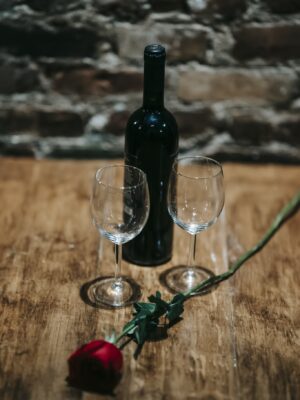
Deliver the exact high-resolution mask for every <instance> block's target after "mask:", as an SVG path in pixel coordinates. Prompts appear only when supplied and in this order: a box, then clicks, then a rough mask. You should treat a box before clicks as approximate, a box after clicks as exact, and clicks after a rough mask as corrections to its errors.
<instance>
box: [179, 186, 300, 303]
mask: <svg viewBox="0 0 300 400" xmlns="http://www.w3.org/2000/svg"><path fill="white" fill-rule="evenodd" d="M299 205H300V191H299V192H298V193H297V194H296V195H295V196H294V197H293V198H292V200H291V201H290V202H289V203H288V204H287V205H286V206H284V207H283V208H282V209H281V211H280V212H279V213H278V214H277V216H276V217H275V219H274V220H273V222H272V224H271V226H270V228H269V229H268V230H267V232H266V233H265V235H264V236H263V238H262V239H261V240H260V241H259V242H258V243H257V244H256V245H255V246H253V247H252V248H251V249H250V250H248V251H246V252H245V253H244V254H243V255H242V256H241V257H240V258H239V259H238V260H237V261H236V262H235V263H234V264H233V265H232V266H231V267H230V268H229V270H228V271H226V272H224V273H223V274H220V275H215V276H213V277H211V278H208V279H206V280H205V281H203V282H201V283H200V284H198V285H197V286H194V287H193V288H191V289H190V290H188V291H187V292H185V293H183V294H184V296H185V297H186V299H188V298H189V297H191V296H193V295H195V294H197V293H199V292H200V291H201V290H203V289H207V288H208V287H210V286H212V285H215V284H217V283H220V282H222V281H225V280H226V279H228V278H230V277H231V276H232V275H234V274H235V273H236V271H237V270H238V269H239V268H240V267H241V266H242V265H243V264H244V263H245V262H246V261H247V260H249V258H251V257H252V256H254V255H255V254H256V253H258V252H259V251H260V250H261V249H262V248H263V247H264V246H265V245H266V244H267V243H268V241H269V240H270V239H271V237H272V236H273V235H274V234H275V233H276V232H277V231H278V229H279V228H280V226H281V225H282V224H283V222H284V221H285V220H286V219H287V218H288V217H289V216H290V215H291V214H292V213H293V212H294V211H296V209H297V208H298V207H299Z"/></svg>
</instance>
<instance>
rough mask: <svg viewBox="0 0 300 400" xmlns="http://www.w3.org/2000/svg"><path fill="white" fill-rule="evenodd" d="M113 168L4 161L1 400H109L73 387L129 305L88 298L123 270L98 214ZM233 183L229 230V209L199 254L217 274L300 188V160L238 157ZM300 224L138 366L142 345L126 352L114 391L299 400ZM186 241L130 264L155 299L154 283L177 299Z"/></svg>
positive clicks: (195, 308) (198, 306) (189, 314)
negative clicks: (101, 179)
mask: <svg viewBox="0 0 300 400" xmlns="http://www.w3.org/2000/svg"><path fill="white" fill-rule="evenodd" d="M103 163H105V162H104V161H101V162H100V161H99V162H95V161H89V162H87V161H84V162H78V161H76V162H75V161H34V160H29V159H27V160H22V159H1V160H0V204H1V212H0V226H1V230H0V290H1V306H0V312H1V314H0V315H1V325H0V334H1V336H0V337H1V341H0V346H1V347H0V399H3V400H11V399H21V400H27V399H37V400H44V399H55V400H60V399H64V400H65V399H94V398H95V399H99V398H100V399H101V398H104V397H101V396H98V395H95V394H89V393H82V392H80V391H79V390H76V389H73V388H70V387H68V386H67V385H66V383H65V378H66V376H67V363H66V359H67V357H68V355H69V353H70V352H72V351H73V350H74V349H75V348H77V347H78V346H79V345H81V344H83V343H85V342H87V341H89V340H92V339H96V338H101V337H103V335H105V333H109V332H111V331H112V329H113V328H115V329H116V330H117V331H118V330H120V328H121V326H122V325H123V324H124V322H125V321H126V320H127V319H128V318H129V316H130V313H131V310H130V308H126V309H119V310H117V311H111V310H105V309H101V308H96V307H92V306H91V305H89V304H87V302H85V301H83V299H82V298H81V296H80V289H81V288H82V287H83V285H84V284H86V283H87V282H90V281H91V280H93V279H94V278H96V277H97V276H98V275H99V274H105V273H107V272H111V271H112V262H113V254H112V248H111V245H110V243H108V242H106V241H105V242H102V245H101V248H102V256H101V257H100V258H101V259H100V261H99V260H98V243H99V238H98V234H97V232H96V231H95V229H94V228H93V226H92V224H91V221H90V216H89V193H90V187H91V181H92V176H93V173H94V171H95V169H96V168H97V167H99V166H100V165H101V164H103ZM225 182H226V219H227V223H226V226H225V214H223V216H222V218H220V220H219V222H218V223H217V224H216V225H215V227H213V228H211V230H210V231H207V232H206V233H203V235H201V236H202V240H201V238H200V237H199V243H198V244H199V247H198V249H197V257H198V259H199V262H201V263H202V264H205V265H206V266H208V267H209V268H211V269H212V270H214V272H215V273H219V272H222V271H224V270H225V269H226V268H227V267H228V265H227V258H228V257H227V256H229V258H234V257H237V256H238V254H239V253H241V252H243V250H244V249H247V248H249V247H250V246H251V245H253V244H254V243H256V241H257V240H258V239H259V238H260V237H261V236H262V234H263V233H264V232H265V230H266V229H267V227H268V225H269V224H270V222H271V220H272V219H273V217H274V216H275V214H276V213H277V212H278V210H279V209H280V208H281V207H282V205H283V204H284V203H285V202H286V201H288V200H289V199H290V198H291V197H292V196H293V194H294V193H295V192H296V191H297V190H299V186H300V185H299V184H300V168H299V167H292V166H289V167H284V166H273V165H266V166H258V165H239V164H227V165H225ZM299 224H300V213H298V214H297V215H295V216H294V217H293V218H292V219H290V220H289V221H288V222H287V223H286V224H285V225H284V226H283V227H282V228H281V229H280V231H279V233H278V234H277V235H276V236H275V237H274V238H273V239H272V240H271V242H270V243H269V244H268V245H267V247H266V248H264V250H263V251H262V252H261V253H259V254H258V255H256V256H255V257H254V258H252V259H251V260H249V261H248V262H247V264H246V265H244V266H243V267H242V269H241V270H240V271H239V272H238V273H237V275H236V276H235V277H234V278H233V279H231V280H230V281H228V282H226V283H223V284H221V285H220V286H219V287H218V288H217V289H216V290H214V291H213V292H212V293H211V294H209V295H206V296H202V297H197V298H194V299H192V300H190V301H189V302H187V304H186V307H185V313H184V320H183V321H182V322H180V323H178V324H177V325H176V326H174V327H173V328H172V329H170V330H169V338H168V339H167V340H163V341H159V342H151V343H146V345H145V346H144V348H143V350H142V353H141V355H140V357H139V358H138V359H137V360H135V359H134V358H133V353H134V350H135V344H134V343H133V342H132V343H130V344H129V345H128V346H127V347H125V349H124V351H123V352H124V356H125V370H124V374H123V378H122V380H121V383H120V385H119V386H118V388H117V390H116V398H117V399H130V400H135V399H137V400H140V399H143V400H148V399H149V400H158V399H165V400H171V399H176V400H177V399H178V400H183V399H188V400H196V399H202V400H204V399H205V400H208V399H209V400H219V399H272V400H274V399H299V398H300V387H299V384H300V376H299V370H300V367H299V356H300V354H299V334H300V320H299V312H300V309H299V287H300V274H299V259H300V234H299ZM226 237H227V239H228V243H229V246H228V252H226ZM186 240H187V237H186V234H185V233H184V232H182V231H179V230H178V229H177V228H176V232H175V251H174V253H175V254H174V257H173V260H172V263H169V264H167V265H165V266H162V267H158V268H141V267H137V266H133V265H128V264H126V263H125V262H124V268H123V272H124V273H126V274H129V275H131V276H132V277H134V279H136V280H137V281H138V282H140V283H141V285H142V287H143V297H144V298H146V297H147V295H149V294H150V293H151V292H153V291H155V289H159V290H161V292H162V293H163V296H164V297H168V296H169V294H168V292H167V291H166V290H165V289H164V288H163V287H162V286H161V285H160V284H159V281H158V277H159V275H160V274H161V273H162V272H163V271H164V270H165V269H167V268H170V266H171V265H177V264H179V263H183V262H185V260H186V256H187V246H186V243H187V242H186ZM200 260H201V261H200ZM98 261H99V262H98Z"/></svg>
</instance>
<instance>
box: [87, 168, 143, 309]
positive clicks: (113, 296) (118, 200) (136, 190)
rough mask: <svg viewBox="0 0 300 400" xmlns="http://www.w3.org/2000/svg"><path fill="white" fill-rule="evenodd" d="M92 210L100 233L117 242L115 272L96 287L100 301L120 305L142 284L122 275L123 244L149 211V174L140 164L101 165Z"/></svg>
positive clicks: (134, 298) (131, 299)
mask: <svg viewBox="0 0 300 400" xmlns="http://www.w3.org/2000/svg"><path fill="white" fill-rule="evenodd" d="M91 214H92V218H93V221H94V224H95V226H96V227H97V229H98V231H99V233H100V234H101V235H103V236H104V237H106V238H108V239H109V240H111V241H112V242H113V243H114V248H115V257H116V265H115V274H114V276H109V277H103V278H100V279H99V280H98V282H97V285H96V287H95V289H94V293H95V297H96V300H97V302H99V303H101V304H104V305H108V306H113V307H121V306H126V305H128V304H131V303H133V302H135V301H137V300H138V298H139V296H140V291H139V289H138V288H139V286H138V285H136V284H135V283H134V282H133V281H132V279H130V278H128V277H125V276H122V275H121V274H120V272H121V260H122V244H124V243H126V242H128V241H129V240H131V239H133V238H134V237H135V236H137V235H138V234H139V233H140V232H141V230H142V229H143V227H144V225H145V223H146V221H147V218H148V214H149V192H148V185H147V179H146V175H145V174H144V172H143V171H141V170H140V169H138V168H135V167H131V166H127V165H112V166H106V167H103V168H101V169H99V170H98V171H97V172H96V175H95V179H94V186H93V192H92V197H91Z"/></svg>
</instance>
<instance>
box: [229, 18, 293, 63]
mask: <svg viewBox="0 0 300 400" xmlns="http://www.w3.org/2000/svg"><path fill="white" fill-rule="evenodd" d="M234 37H235V40H236V44H235V46H234V49H233V55H234V56H235V57H236V58H238V59H241V60H244V59H251V58H256V57H260V58H264V59H269V60H288V59H297V58H299V57H300V41H299V37H300V24H299V25H291V24H280V25H279V24H277V25H276V24H263V25H248V26H243V27H242V28H240V29H238V30H236V31H235V32H234Z"/></svg>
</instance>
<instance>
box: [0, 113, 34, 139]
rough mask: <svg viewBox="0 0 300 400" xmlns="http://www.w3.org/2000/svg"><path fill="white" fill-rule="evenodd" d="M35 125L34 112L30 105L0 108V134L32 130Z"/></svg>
mask: <svg viewBox="0 0 300 400" xmlns="http://www.w3.org/2000/svg"><path fill="white" fill-rule="evenodd" d="M35 127H36V114H35V111H34V110H32V108H30V107H21V108H20V107H19V108H18V107H14V108H4V107H1V109H0V135H7V134H20V133H27V132H32V131H34V130H35Z"/></svg>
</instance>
